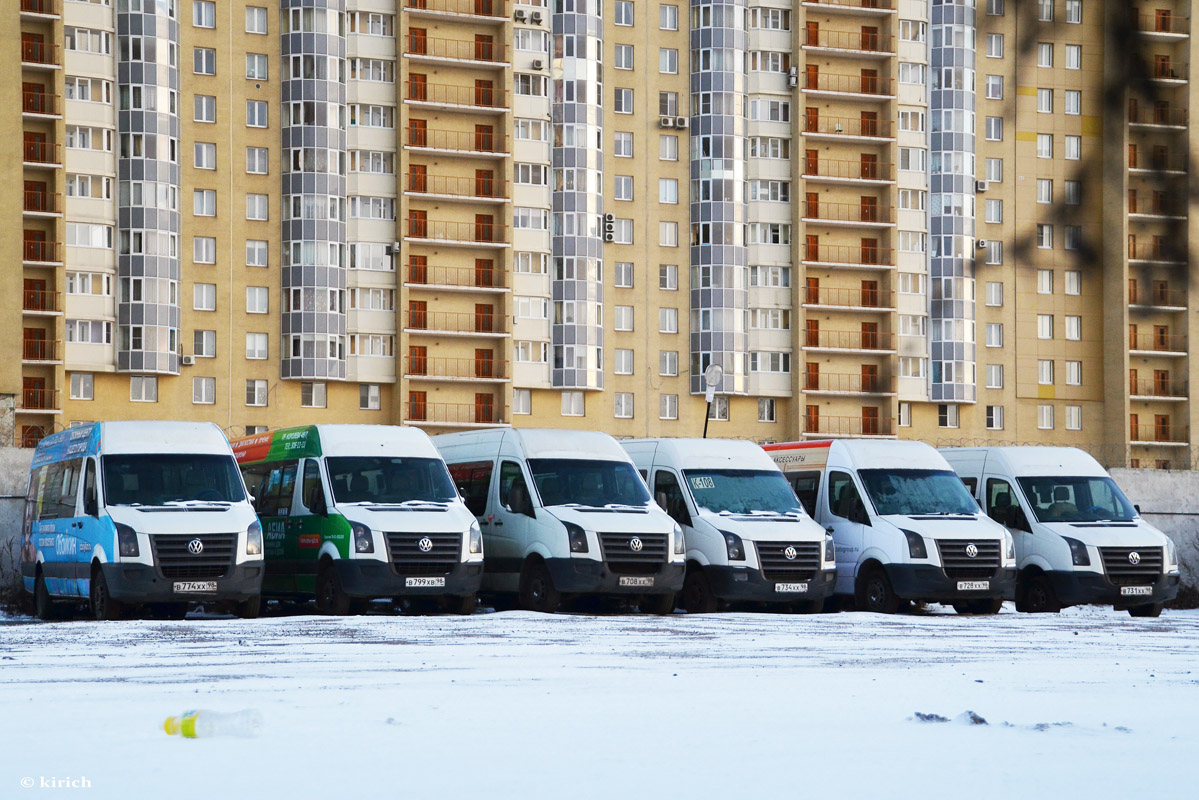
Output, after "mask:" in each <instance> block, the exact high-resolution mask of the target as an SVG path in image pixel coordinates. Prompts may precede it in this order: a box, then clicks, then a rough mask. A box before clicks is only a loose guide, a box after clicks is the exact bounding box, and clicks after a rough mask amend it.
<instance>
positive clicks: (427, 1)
mask: <svg viewBox="0 0 1199 800" xmlns="http://www.w3.org/2000/svg"><path fill="white" fill-rule="evenodd" d="M404 8H410V9H412V10H413V11H439V12H442V13H445V14H469V15H471V16H476V17H503V16H506V15H507V8H508V6H507V4H506V3H504V2H501V0H404Z"/></svg>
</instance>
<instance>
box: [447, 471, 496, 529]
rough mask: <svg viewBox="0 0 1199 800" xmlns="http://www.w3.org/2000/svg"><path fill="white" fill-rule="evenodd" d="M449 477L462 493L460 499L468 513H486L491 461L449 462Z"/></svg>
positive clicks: (479, 514)
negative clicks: (468, 510)
mask: <svg viewBox="0 0 1199 800" xmlns="http://www.w3.org/2000/svg"><path fill="white" fill-rule="evenodd" d="M449 468H450V477H451V478H453V480H454V485H455V486H457V487H458V491H459V492H460V493H461V494H462V500H463V502H465V503H466V507H467V508H469V509H470V513H472V514H474V515H475V516H476V517H481V516H483V515H484V514H486V513H487V490H488V489H490V488H491V474H492V473H493V472H495V464H494V463H493V462H491V461H468V462H465V463H462V464H450V465H449Z"/></svg>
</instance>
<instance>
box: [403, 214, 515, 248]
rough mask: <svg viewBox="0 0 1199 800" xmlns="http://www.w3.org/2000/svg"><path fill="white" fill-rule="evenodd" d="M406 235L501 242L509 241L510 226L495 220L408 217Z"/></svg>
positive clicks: (450, 240) (481, 242) (478, 241)
mask: <svg viewBox="0 0 1199 800" xmlns="http://www.w3.org/2000/svg"><path fill="white" fill-rule="evenodd" d="M404 230H405V235H407V236H411V237H412V238H414V239H436V240H439V241H447V242H477V243H479V244H501V243H503V242H506V241H507V233H508V227H507V226H506V225H500V224H498V223H494V222H449V221H446V220H436V219H421V218H420V217H411V216H410V217H408V220H407V222H406V224H405V228H404Z"/></svg>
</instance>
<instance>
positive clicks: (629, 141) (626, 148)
mask: <svg viewBox="0 0 1199 800" xmlns="http://www.w3.org/2000/svg"><path fill="white" fill-rule="evenodd" d="M612 154H613V155H614V156H616V157H617V158H632V157H633V134H631V133H627V132H625V131H617V132H616V133H615V134H613V139H612Z"/></svg>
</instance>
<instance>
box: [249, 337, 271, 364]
mask: <svg viewBox="0 0 1199 800" xmlns="http://www.w3.org/2000/svg"><path fill="white" fill-rule="evenodd" d="M267 344H268V336H267V334H265V333H247V334H246V358H248V359H250V360H251V361H262V360H264V359H265V358H266V357H267Z"/></svg>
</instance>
